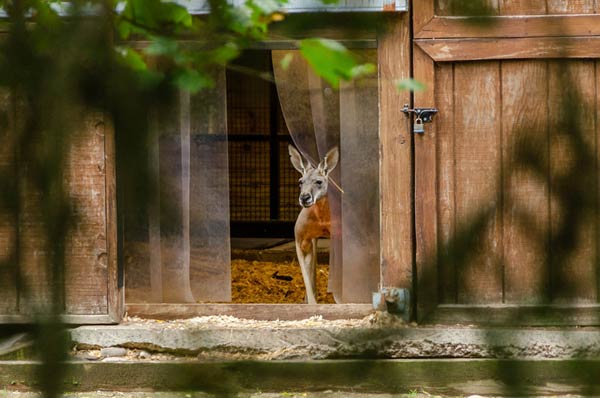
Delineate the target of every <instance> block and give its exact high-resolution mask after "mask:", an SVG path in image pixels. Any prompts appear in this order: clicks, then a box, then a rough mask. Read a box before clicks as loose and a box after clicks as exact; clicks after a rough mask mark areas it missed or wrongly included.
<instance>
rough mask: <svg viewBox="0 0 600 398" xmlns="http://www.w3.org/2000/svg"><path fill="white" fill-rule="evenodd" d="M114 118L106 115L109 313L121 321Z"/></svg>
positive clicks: (105, 149) (117, 320)
mask: <svg viewBox="0 0 600 398" xmlns="http://www.w3.org/2000/svg"><path fill="white" fill-rule="evenodd" d="M115 138H116V137H115V129H114V126H113V124H112V120H110V119H109V118H108V116H107V115H106V114H105V115H104V156H105V181H106V243H107V255H108V258H107V262H108V264H107V272H108V276H107V277H108V283H107V285H108V300H107V301H108V315H109V316H110V317H111V318H112V320H113V321H115V322H119V321H121V319H122V318H123V314H124V312H125V310H124V308H125V291H124V289H123V284H122V283H120V281H119V278H120V273H119V263H118V232H117V228H118V221H117V164H116V160H117V152H116V147H115Z"/></svg>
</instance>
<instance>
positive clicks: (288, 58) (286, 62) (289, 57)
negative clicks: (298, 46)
mask: <svg viewBox="0 0 600 398" xmlns="http://www.w3.org/2000/svg"><path fill="white" fill-rule="evenodd" d="M293 60H294V53H287V54H285V55H284V57H283V58H282V59H281V61H280V64H281V67H282V68H283V70H288V68H289V67H290V64H291V63H292V61H293Z"/></svg>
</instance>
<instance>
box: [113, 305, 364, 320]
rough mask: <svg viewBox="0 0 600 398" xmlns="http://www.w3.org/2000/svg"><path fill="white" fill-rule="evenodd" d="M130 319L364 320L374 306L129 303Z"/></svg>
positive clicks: (127, 308) (127, 310) (127, 306)
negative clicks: (314, 318) (319, 317)
mask: <svg viewBox="0 0 600 398" xmlns="http://www.w3.org/2000/svg"><path fill="white" fill-rule="evenodd" d="M125 311H126V312H127V314H128V315H130V316H138V317H140V318H151V319H163V320H168V319H184V318H193V317H197V316H209V315H229V316H234V317H236V318H246V319H256V320H277V319H279V320H296V319H306V318H310V317H311V316H315V315H320V316H322V317H323V318H325V319H360V318H364V317H365V316H367V315H369V314H371V313H372V312H373V311H374V310H373V307H372V305H371V304H316V305H310V304H145V303H141V304H133V303H132V304H127V305H126V306H125Z"/></svg>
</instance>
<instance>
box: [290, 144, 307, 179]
mask: <svg viewBox="0 0 600 398" xmlns="http://www.w3.org/2000/svg"><path fill="white" fill-rule="evenodd" d="M288 152H289V153H290V160H291V161H292V166H294V168H295V169H296V170H298V171H299V172H300V174H304V172H305V171H306V167H305V166H304V162H303V160H302V155H300V152H298V150H297V149H296V148H294V147H293V146H291V145H288Z"/></svg>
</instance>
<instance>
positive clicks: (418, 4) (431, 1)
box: [412, 0, 435, 33]
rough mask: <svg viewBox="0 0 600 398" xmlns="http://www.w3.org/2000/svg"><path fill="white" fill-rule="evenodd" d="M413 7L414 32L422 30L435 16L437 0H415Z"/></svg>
mask: <svg viewBox="0 0 600 398" xmlns="http://www.w3.org/2000/svg"><path fill="white" fill-rule="evenodd" d="M412 8H413V11H412V14H413V16H412V25H413V32H414V33H417V32H420V31H421V29H423V27H424V26H425V25H427V23H428V22H429V21H431V19H432V18H433V16H434V12H435V0H419V1H413V2H412Z"/></svg>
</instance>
